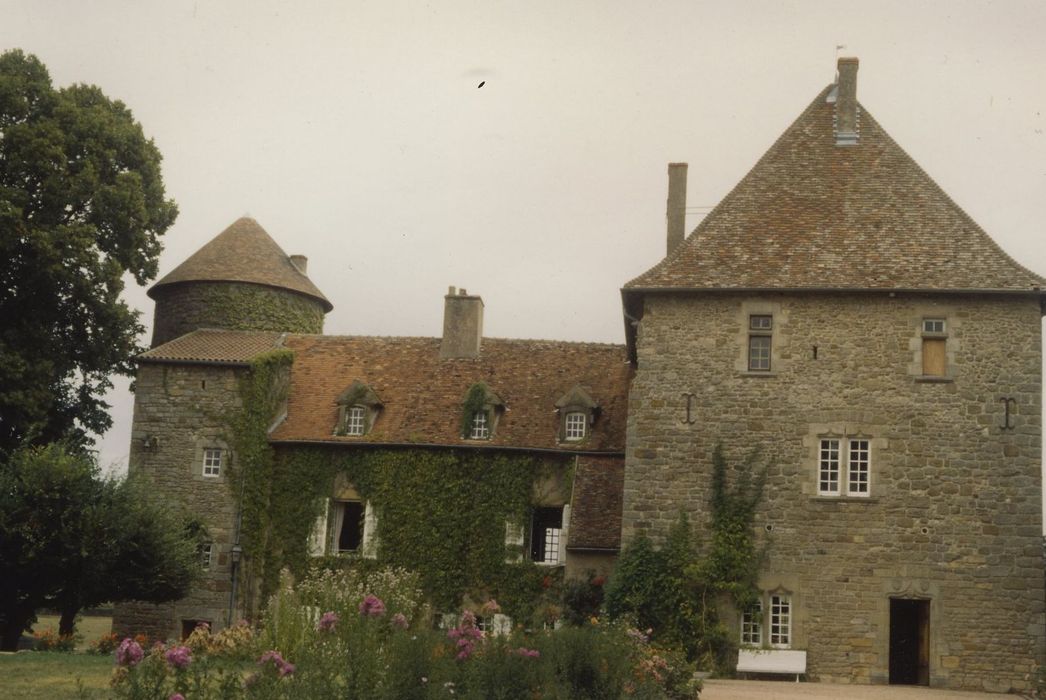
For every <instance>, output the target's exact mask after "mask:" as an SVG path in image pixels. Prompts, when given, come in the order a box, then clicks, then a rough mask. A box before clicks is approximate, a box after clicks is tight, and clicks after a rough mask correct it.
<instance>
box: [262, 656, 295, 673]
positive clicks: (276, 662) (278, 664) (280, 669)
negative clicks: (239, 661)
mask: <svg viewBox="0 0 1046 700" xmlns="http://www.w3.org/2000/svg"><path fill="white" fill-rule="evenodd" d="M270 661H271V662H272V665H273V666H274V667H275V668H276V672H277V673H279V674H280V678H283V677H284V676H289V675H291V674H292V673H294V668H295V667H294V664H292V663H289V662H288V661H286V660H285V659H284V658H283V657H282V656H280V652H278V651H267V652H265V653H264V654H262V655H261V658H260V659H258V665H259V666H264V665H265V664H267V663H269V662H270Z"/></svg>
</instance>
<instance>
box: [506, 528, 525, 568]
mask: <svg viewBox="0 0 1046 700" xmlns="http://www.w3.org/2000/svg"><path fill="white" fill-rule="evenodd" d="M524 541H525V539H524V535H523V526H522V525H517V524H516V523H514V522H512V521H511V520H506V521H505V563H507V564H516V563H518V562H521V561H523V544H524Z"/></svg>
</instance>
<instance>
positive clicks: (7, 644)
mask: <svg viewBox="0 0 1046 700" xmlns="http://www.w3.org/2000/svg"><path fill="white" fill-rule="evenodd" d="M33 612H34V611H33V610H27V609H24V608H15V609H14V610H8V611H7V614H6V615H5V616H4V617H5V618H7V625H6V626H5V627H4V632H3V635H0V651H18V640H19V639H21V638H22V632H23V631H24V630H25V626H26V623H27V622H29V619H30V618H31V617H32V616H33Z"/></svg>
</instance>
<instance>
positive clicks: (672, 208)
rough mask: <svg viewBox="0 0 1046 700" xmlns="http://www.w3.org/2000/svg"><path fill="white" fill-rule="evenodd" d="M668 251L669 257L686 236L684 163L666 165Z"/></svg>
mask: <svg viewBox="0 0 1046 700" xmlns="http://www.w3.org/2000/svg"><path fill="white" fill-rule="evenodd" d="M666 210H667V211H666V213H665V218H666V220H667V222H668V251H667V252H666V255H671V254H672V251H673V250H675V249H676V248H677V247H678V246H679V244H680V243H682V242H683V238H684V237H685V236H686V230H685V229H686V163H669V164H668V204H667V207H666Z"/></svg>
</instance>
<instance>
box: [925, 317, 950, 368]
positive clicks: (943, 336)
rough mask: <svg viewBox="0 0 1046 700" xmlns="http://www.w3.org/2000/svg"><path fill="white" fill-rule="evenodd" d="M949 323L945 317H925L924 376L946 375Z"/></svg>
mask: <svg viewBox="0 0 1046 700" xmlns="http://www.w3.org/2000/svg"><path fill="white" fill-rule="evenodd" d="M947 344H948V335H947V324H946V322H945V320H944V319H943V318H924V319H923V329H922V359H923V376H926V377H944V376H945V375H946V374H947V372H946V369H947V357H948V355H947Z"/></svg>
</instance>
